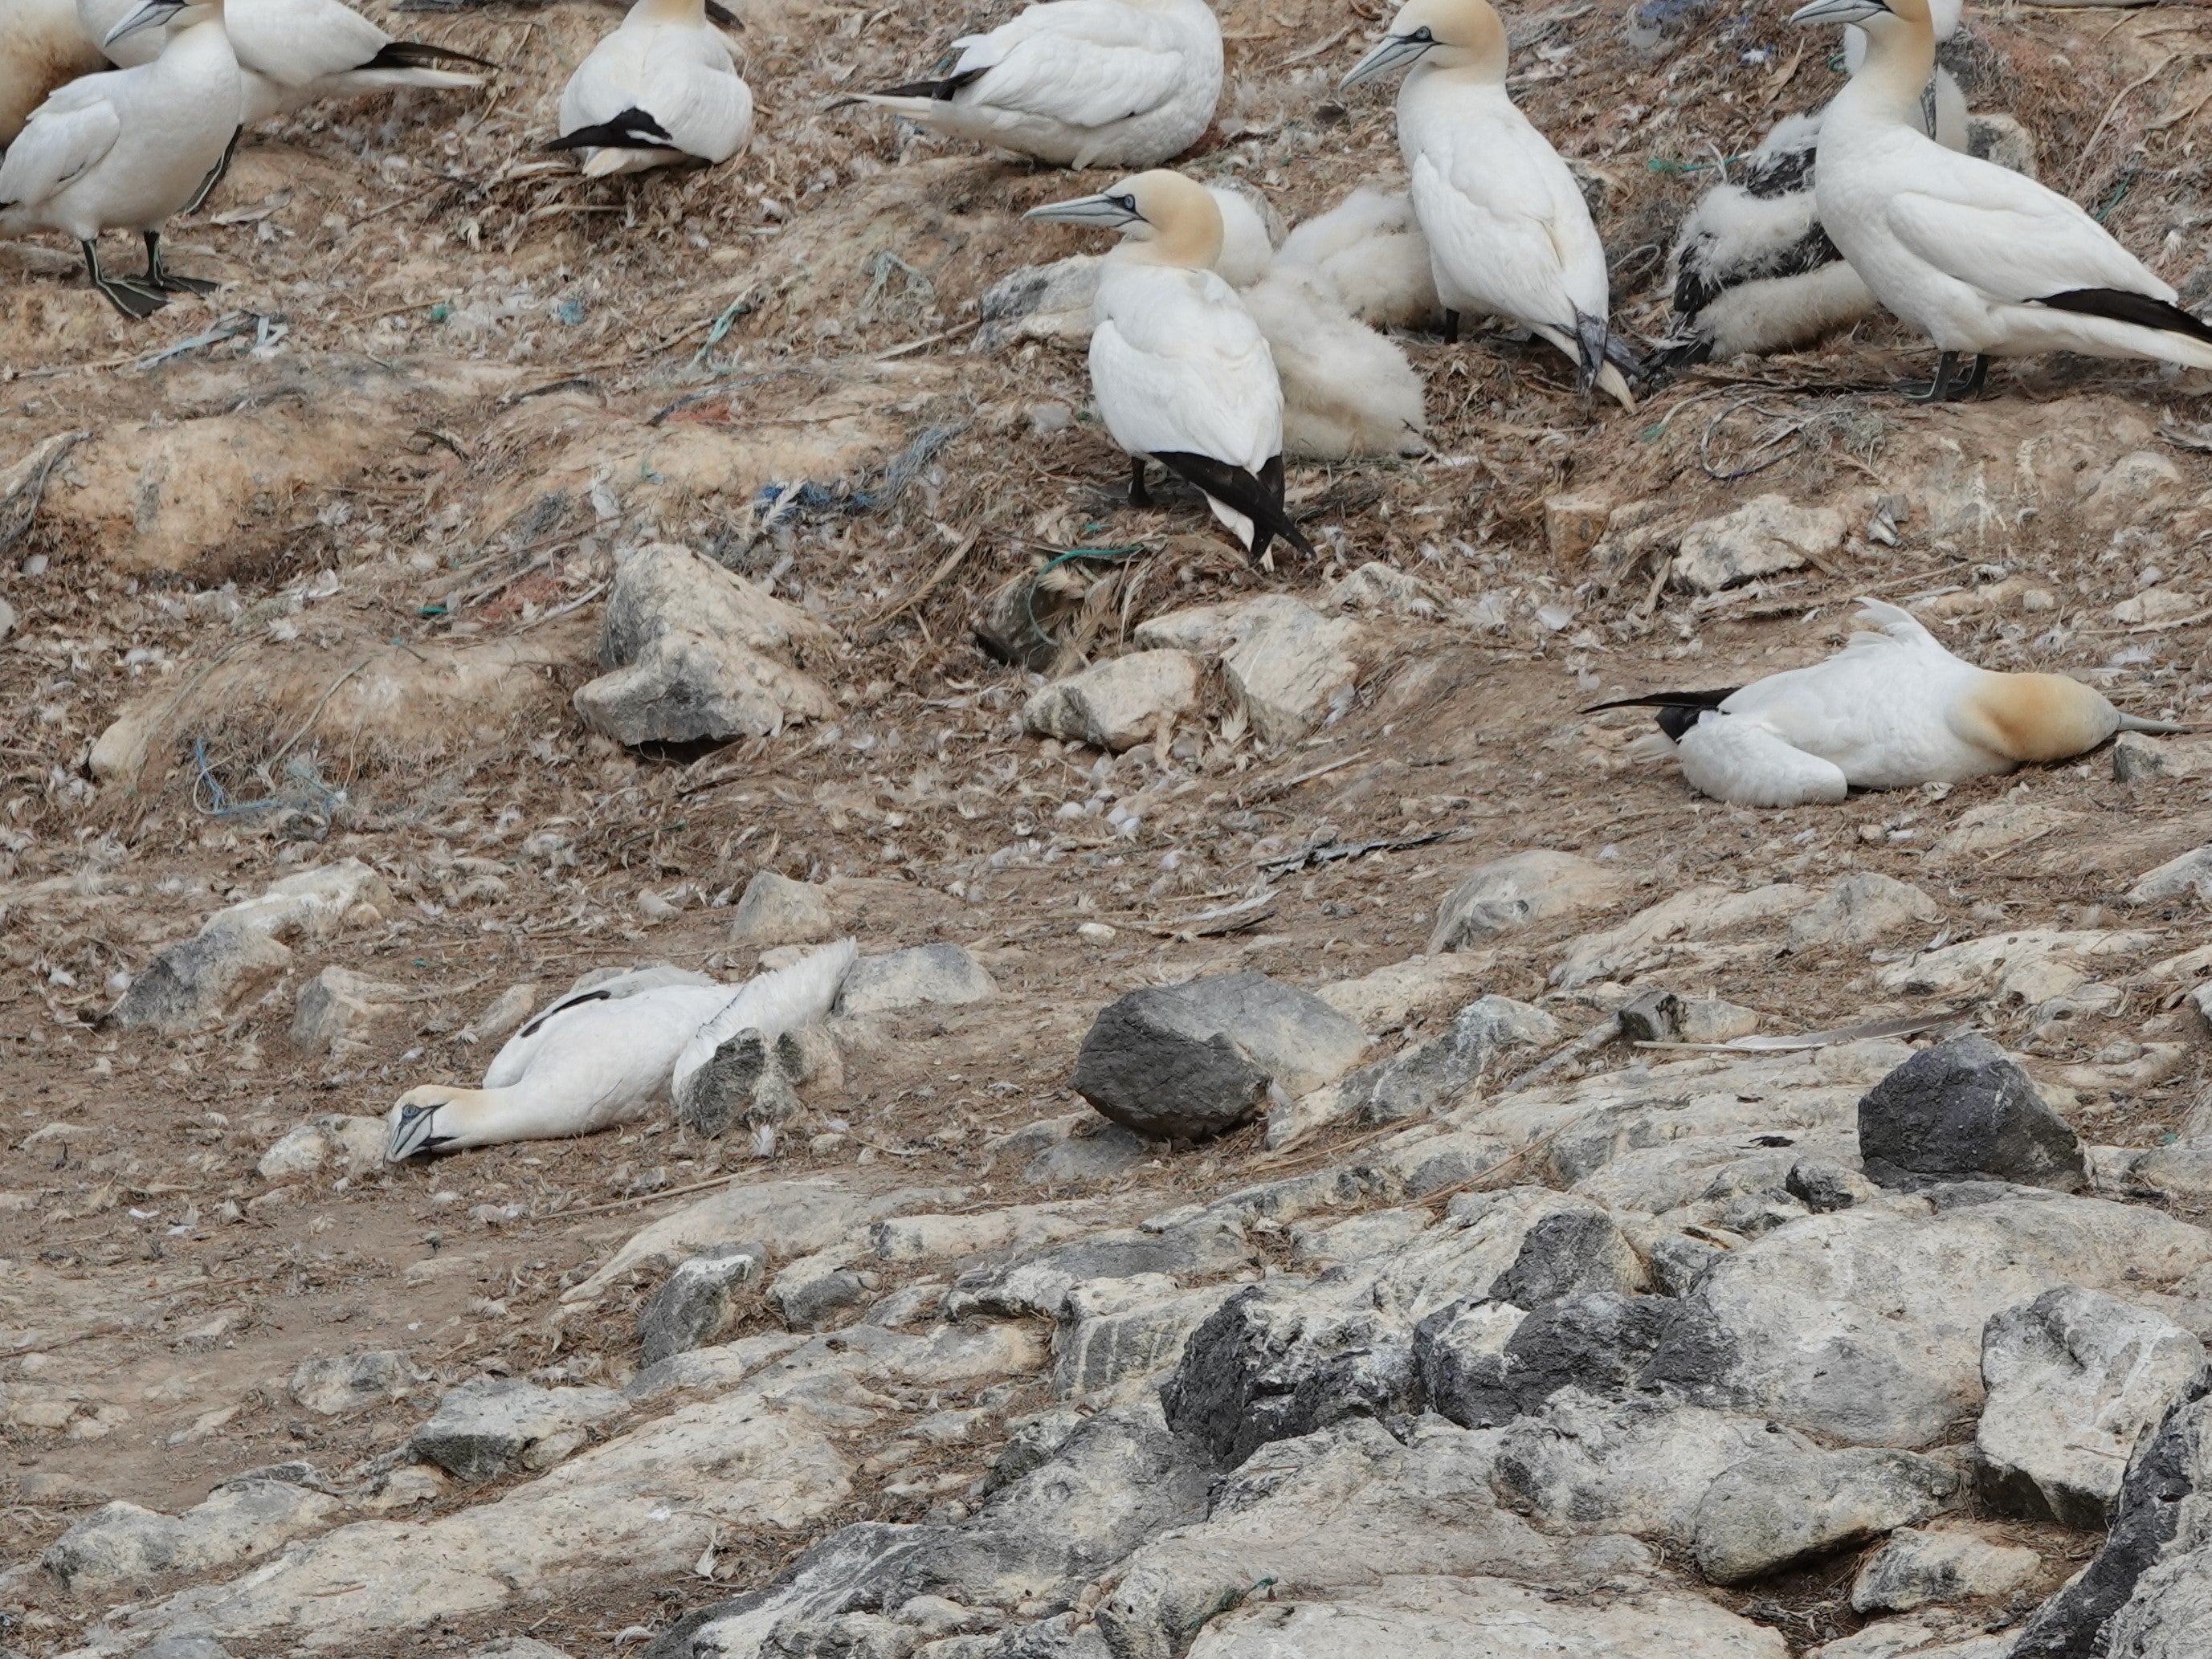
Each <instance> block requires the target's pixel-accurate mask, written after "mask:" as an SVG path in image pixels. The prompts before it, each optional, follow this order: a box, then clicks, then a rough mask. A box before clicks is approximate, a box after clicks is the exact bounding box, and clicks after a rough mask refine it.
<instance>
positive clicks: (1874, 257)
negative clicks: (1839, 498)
mask: <svg viewBox="0 0 2212 1659" xmlns="http://www.w3.org/2000/svg"><path fill="white" fill-rule="evenodd" d="M1791 21H1795V22H1799V23H1838V22H1840V23H1857V24H1859V25H1861V26H1862V27H1863V28H1864V29H1865V30H1866V33H1867V56H1866V62H1865V63H1864V64H1863V65H1861V66H1860V69H1859V71H1858V73H1857V74H1856V75H1854V76H1852V77H1851V79H1850V83H1849V84H1848V85H1847V86H1845V87H1844V89H1843V90H1842V91H1841V92H1839V93H1838V94H1836V97H1835V100H1834V101H1833V102H1832V103H1831V104H1830V105H1829V106H1828V107H1827V111H1826V113H1825V114H1823V115H1822V117H1821V118H1820V152H1819V161H1818V165H1817V171H1816V179H1815V182H1814V197H1815V202H1816V204H1817V207H1818V210H1819V212H1820V222H1821V224H1822V225H1824V226H1826V228H1827V232H1828V234H1829V235H1830V236H1831V237H1832V238H1833V239H1834V240H1835V244H1836V246H1837V247H1838V248H1839V249H1840V250H1842V252H1843V255H1844V258H1846V259H1848V260H1850V262H1851V265H1852V267H1853V269H1855V270H1857V272H1858V274H1859V275H1860V276H1861V277H1863V279H1864V280H1865V282H1866V285H1867V288H1868V289H1869V291H1870V292H1872V294H1873V295H1874V297H1875V299H1876V300H1878V301H1881V303H1882V305H1883V306H1885V307H1887V308H1888V309H1889V310H1891V311H1893V312H1894V313H1897V315H1898V316H1899V317H1901V318H1903V319H1905V321H1906V322H1908V323H1910V324H1911V325H1912V326H1914V327H1915V328H1917V329H1918V330H1920V331H1922V332H1923V333H1924V334H1926V335H1928V336H1929V337H1930V338H1931V339H1933V340H1934V341H1935V343H1936V349H1937V350H1938V351H1939V352H1941V353H1942V356H1941V357H1940V359H1939V360H1938V362H1937V364H1936V377H1935V379H1934V380H1932V381H1930V382H1929V384H1928V385H1927V386H1924V387H1918V386H1916V387H1911V388H1909V389H1907V391H1906V395H1907V396H1908V397H1911V398H1916V399H1918V400H1923V401H1928V402H1939V403H1940V402H1942V401H1943V400H1945V399H1946V398H1968V397H1972V396H1973V395H1974V393H1976V392H1978V391H1980V390H1981V387H1982V382H1983V380H1984V377H1985V376H1986V375H1987V374H1988V372H1989V360H1990V357H1992V356H2023V355H2029V354H2033V353H2035V352H2041V351H2078V352H2081V353H2084V354H2086V355H2087V356H2098V357H2151V358H2157V359H2160V360H2163V361H2165V362H2173V363H2182V364H2186V365H2189V366H2190V367H2192V368H2212V327H2207V326H2206V325H2205V324H2204V323H2203V321H2202V320H2201V319H2198V318H2196V317H2194V316H2191V314H2190V313H2188V312H2185V311H2184V310H2182V309H2181V307H2179V306H2178V305H2177V304H2175V303H2174V301H2175V295H2174V291H2173V289H2172V288H2170V287H2168V286H2167V285H2166V283H2163V282H2161V281H2160V280H2159V279H2158V278H2157V277H2156V276H2153V275H2152V274H2151V273H2150V271H2149V270H2146V269H2145V268H2144V266H2143V264H2142V261H2140V260H2138V259H2137V258H2136V257H2135V256H2134V255H2133V254H2131V253H2130V252H2128V251H2127V250H2126V249H2125V248H2124V247H2122V246H2120V245H2119V244H2118V242H2116V241H2114V240H2112V237H2111V236H2110V235H2108V234H2106V232H2105V229H2104V228H2103V227H2102V226H2100V225H2099V224H2098V223H2097V222H2096V221H2095V220H2094V219H2092V218H2091V217H2090V216H2088V215H2087V214H2086V213H2084V212H2083V211H2082V210H2081V209H2080V208H2079V207H2077V206H2075V204H2073V203H2072V202H2069V201H2068V200H2067V199H2066V198H2065V197H2063V196H2061V195H2059V194H2057V192H2056V191H2051V190H2046V189H2045V188H2044V186H2042V185H2039V184H2037V183H2036V182H2035V181H2034V180H2033V179H2025V178H2022V177H2021V175H2020V174H2019V173H2012V172H2009V171H2008V170H2007V169H2005V168H2003V167H1998V166H1996V164H1995V163H1993V162H1990V161H1981V160H1978V158H1976V157H1974V156H1972V155H1958V154H1956V153H1954V152H1953V151H1951V150H1948V149H1944V148H1943V147H1942V145H1941V144H1939V143H1936V142H1935V141H1934V140H1933V139H1931V138H1929V137H1928V135H1927V134H1926V133H1925V132H1923V131H1921V130H1920V127H1919V125H1918V122H1917V112H1918V107H1919V102H1920V91H1921V88H1923V87H1924V86H1926V85H1927V84H1928V76H1929V71H1930V70H1932V69H1933V68H1934V67H1935V64H1936V31H1935V26H1934V23H1933V21H1931V18H1930V15H1929V0H1888V3H1887V4H1885V3H1883V0H1814V3H1813V4H1811V5H1809V6H1805V7H1803V8H1801V9H1799V10H1798V11H1797V12H1796V14H1795V15H1794V16H1793V18H1792V20H1791ZM1961 353H1969V354H1971V355H1972V356H1973V359H1974V366H1973V369H1972V373H1971V374H1966V375H1964V376H1961V375H1960V374H1959V373H1958V360H1959V356H1960V354H1961Z"/></svg>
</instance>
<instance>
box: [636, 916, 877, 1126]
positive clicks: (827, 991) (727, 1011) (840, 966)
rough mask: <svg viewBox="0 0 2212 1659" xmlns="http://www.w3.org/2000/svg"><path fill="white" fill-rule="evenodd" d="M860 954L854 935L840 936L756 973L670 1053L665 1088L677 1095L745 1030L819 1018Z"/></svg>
mask: <svg viewBox="0 0 2212 1659" xmlns="http://www.w3.org/2000/svg"><path fill="white" fill-rule="evenodd" d="M859 954H860V946H859V945H858V943H857V942H856V941H855V940H853V939H840V940H838V941H837V942H836V944H835V945H825V946H824V947H823V949H821V950H819V951H811V952H809V953H808V954H807V955H806V956H805V957H801V958H799V961H797V962H794V963H792V964H791V966H790V967H788V968H780V969H777V970H776V971H775V972H774V973H772V974H761V975H756V976H755V977H754V978H753V979H752V980H750V981H748V982H747V984H746V986H745V987H744V989H743V990H742V991H739V992H738V994H737V995H736V996H735V997H733V998H732V999H731V1000H730V1001H729V1002H728V1003H727V1004H726V1006H724V1007H723V1008H722V1009H721V1010H720V1012H717V1013H716V1014H715V1015H714V1018H712V1019H710V1020H708V1022H707V1023H706V1024H704V1025H702V1026H701V1027H700V1028H699V1029H698V1030H696V1032H694V1033H693V1034H692V1036H691V1040H690V1042H687V1043H685V1044H684V1052H683V1053H682V1054H678V1055H677V1057H676V1066H675V1070H674V1072H673V1073H672V1075H671V1078H670V1079H669V1091H670V1092H671V1094H673V1095H674V1096H675V1097H677V1098H678V1100H681V1099H682V1098H683V1097H684V1093H685V1091H687V1090H688V1089H689V1088H690V1085H691V1081H692V1079H694V1078H696V1077H697V1076H698V1074H699V1073H700V1072H701V1071H702V1070H703V1069H704V1068H705V1067H706V1066H708V1064H710V1063H711V1062H712V1061H713V1060H714V1056H715V1054H717V1053H718V1052H719V1051H720V1049H721V1048H722V1046H723V1045H724V1044H725V1043H726V1042H730V1041H732V1039H733V1038H737V1037H739V1036H743V1035H744V1033H745V1032H747V1031H757V1032H759V1033H760V1034H761V1036H763V1037H765V1038H768V1039H769V1040H771V1041H773V1040H774V1039H775V1037H777V1036H781V1034H782V1033H784V1032H786V1031H795V1030H798V1029H799V1027H800V1026H802V1025H805V1024H808V1023H809V1022H810V1021H812V1020H817V1019H819V1018H821V1017H822V1016H823V1014H824V1013H826V1012H829V1006H830V1004H832V1003H834V1002H835V1001H836V1000H837V989H838V987H840V986H842V984H844V982H845V975H846V974H847V973H848V972H849V971H850V970H851V969H852V966H853V961H854V957H857V956H858V955H859Z"/></svg>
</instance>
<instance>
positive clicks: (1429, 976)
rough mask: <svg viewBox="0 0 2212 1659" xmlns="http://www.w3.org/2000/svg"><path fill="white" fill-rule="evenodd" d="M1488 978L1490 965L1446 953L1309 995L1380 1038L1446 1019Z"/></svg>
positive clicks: (1476, 993) (1393, 964)
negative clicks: (1406, 1028) (1387, 1032)
mask: <svg viewBox="0 0 2212 1659" xmlns="http://www.w3.org/2000/svg"><path fill="white" fill-rule="evenodd" d="M1489 977H1490V964H1489V963H1486V962H1485V961H1484V960H1483V959H1482V958H1481V957H1467V956H1455V955H1453V954H1451V953H1449V952H1446V953H1444V954H1442V955H1439V956H1419V957H1407V959H1406V960H1405V961H1403V962H1389V963H1383V966H1382V967H1380V968H1376V969H1372V970H1371V971H1370V972H1368V973H1364V974H1360V975H1356V976H1355V977H1353V978H1351V979H1338V980H1331V981H1328V983H1327V984H1325V985H1316V986H1315V987H1313V992H1314V994H1315V995H1316V996H1317V997H1319V998H1320V999H1321V1000H1322V1001H1323V1002H1326V1003H1327V1004H1328V1006H1330V1007H1332V1008H1334V1009H1335V1010H1336V1012H1339V1013H1340V1014H1342V1015H1343V1016H1344V1017H1345V1018H1347V1019H1351V1020H1356V1021H1357V1022H1358V1024H1359V1028H1360V1029H1361V1030H1364V1031H1369V1032H1372V1033H1375V1034H1377V1035H1380V1034H1381V1033H1383V1032H1385V1031H1395V1030H1399V1029H1401V1027H1403V1026H1405V1025H1407V1024H1410V1023H1412V1022H1414V1021H1419V1022H1421V1023H1424V1024H1425V1023H1427V1022H1428V1021H1430V1020H1432V1019H1449V1018H1451V1016H1452V1015H1453V1014H1454V1013H1455V1012H1458V1011H1459V1010H1460V1009H1462V1008H1463V1007H1465V1006H1467V1004H1468V1000H1469V999H1470V998H1473V997H1479V996H1480V995H1481V994H1482V984H1483V981H1485V980H1486V979H1488V978H1489Z"/></svg>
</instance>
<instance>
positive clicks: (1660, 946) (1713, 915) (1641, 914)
mask: <svg viewBox="0 0 2212 1659" xmlns="http://www.w3.org/2000/svg"><path fill="white" fill-rule="evenodd" d="M1812 902H1814V896H1813V894H1811V893H1810V892H1808V891H1807V890H1805V889H1804V888H1802V887H1798V886H1794V885H1792V884H1790V883H1787V882H1776V883H1773V884H1770V885H1768V886H1765V887H1754V888H1753V889H1751V890H1749V891H1747V892H1741V893H1739V892H1731V891H1730V890H1729V889H1727V888H1725V887H1722V886H1719V885H1717V884H1711V883H1707V884H1700V885H1699V886H1696V887H1690V888H1686V889H1685V890H1682V891H1681V892H1679V893H1677V894H1675V895H1674V896H1673V897H1672V898H1667V899H1662V900H1661V901H1660V902H1658V903H1656V904H1654V905H1652V906H1650V907H1649V908H1646V909H1643V910H1639V911H1638V912H1637V913H1636V914H1635V915H1632V916H1631V917H1629V918H1628V920H1627V921H1623V922H1621V923H1620V924H1618V925H1617V926H1615V927H1608V928H1607V929H1605V930H1604V931H1603V932H1601V933H1585V934H1584V935H1583V937H1581V938H1580V939H1576V940H1575V941H1574V942H1573V943H1572V944H1571V945H1569V946H1568V947H1567V950H1566V955H1565V957H1564V958H1563V959H1562V960H1561V961H1560V962H1559V964H1558V965H1557V966H1556V967H1554V968H1553V969H1552V975H1551V977H1552V982H1553V984H1554V985H1557V986H1559V987H1560V988H1561V989H1563V990H1569V991H1572V990H1577V989H1579V988H1580V987H1583V986H1585V985H1589V984H1591V983H1593V982H1594V981H1599V980H1607V979H1610V980H1619V981H1624V982H1625V981H1628V980H1630V979H1632V978H1634V977H1636V976H1637V975H1639V974H1642V973H1644V972H1645V971H1646V970H1648V969H1655V968H1657V967H1659V966H1660V965H1662V963H1670V962H1673V961H1675V960H1677V959H1679V958H1680V957H1681V955H1682V954H1683V953H1682V951H1680V949H1679V948H1678V947H1677V946H1676V945H1675V944H1674V941H1676V940H1678V939H1711V938H1713V937H1714V936H1716V935H1717V934H1719V933H1725V932H1727V931H1729V929H1731V928H1735V927H1749V926H1753V925H1754V924H1759V923H1766V922H1773V921H1780V920H1782V919H1784V917H1788V916H1792V915H1796V913H1797V912H1798V911H1800V910H1802V909H1804V908H1807V907H1808V906H1809V905H1810V904H1811V903H1812Z"/></svg>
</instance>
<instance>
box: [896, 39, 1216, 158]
mask: <svg viewBox="0 0 2212 1659" xmlns="http://www.w3.org/2000/svg"><path fill="white" fill-rule="evenodd" d="M952 44H953V48H954V50H955V51H957V52H958V53H959V57H958V58H957V60H956V61H955V63H954V64H953V67H952V72H951V74H950V75H949V76H945V77H944V78H942V79H937V80H927V81H916V82H910V83H908V84H907V85H904V86H898V87H891V88H886V89H885V90H884V91H882V92H877V93H870V94H866V95H865V96H864V97H863V98H862V100H860V101H862V102H865V103H870V104H874V105H877V106H880V107H882V108H884V109H889V110H892V111H895V112H897V113H898V114H900V115H902V116H904V117H905V118H907V119H908V120H910V121H913V122H915V123H916V124H917V125H921V126H924V127H927V128H929V129H930V130H931V131H935V132H942V133H945V134H946V135H948V136H950V137H956V138H965V139H968V140H969V141H971V142H973V143H980V144H989V145H992V146H993V147H994V148H996V149H1006V150H1012V151H1013V152H1014V153H1015V154H1017V155H1031V156H1035V157H1036V159H1038V160H1039V161H1050V162H1053V163H1054V164H1056V165H1059V166H1062V167H1156V166H1158V164H1159V163H1161V162H1163V161H1170V160H1172V159H1173V158H1174V157H1176V156H1177V155H1182V152H1183V151H1185V150H1187V149H1189V148H1190V147H1191V146H1192V145H1193V144H1194V143H1197V142H1198V141H1199V139H1200V137H1203V136H1204V135H1205V132H1206V128H1207V127H1208V126H1210V125H1212V122H1213V110H1214V106H1215V105H1216V104H1218V102H1219V101H1220V99H1221V73H1222V56H1221V25H1220V23H1219V21H1218V20H1217V19H1216V18H1215V16H1214V15H1213V9H1212V7H1211V6H1210V5H1208V4H1206V0H1049V3H1047V4H1043V5H1034V6H1030V7H1029V8H1028V9H1025V10H1024V11H1023V12H1021V13H1020V14H1019V15H1018V16H1016V17H1014V18H1013V19H1012V20H1011V21H1008V22H1006V23H1003V24H1001V25H1000V27H997V28H995V29H993V30H991V31H990V33H987V34H971V35H967V36H963V38H962V39H960V40H956V41H954V42H953V43H952Z"/></svg>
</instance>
